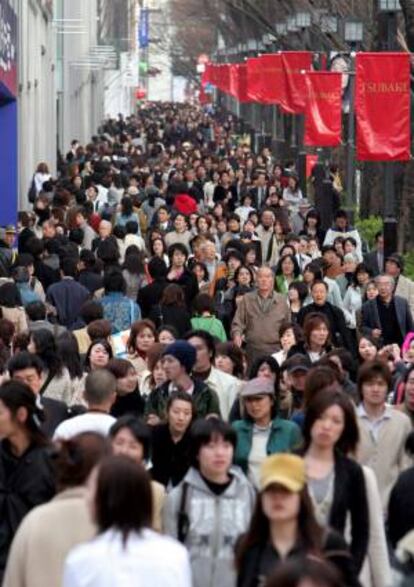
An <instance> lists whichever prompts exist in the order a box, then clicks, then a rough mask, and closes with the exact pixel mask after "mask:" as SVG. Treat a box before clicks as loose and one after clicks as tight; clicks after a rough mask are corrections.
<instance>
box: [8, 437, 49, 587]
mask: <svg viewBox="0 0 414 587" xmlns="http://www.w3.org/2000/svg"><path fill="white" fill-rule="evenodd" d="M54 494H55V485H54V479H53V473H52V467H51V463H50V459H49V448H48V447H38V446H31V447H29V449H28V450H27V451H26V452H25V453H24V454H23V455H22V456H21V457H18V458H17V457H15V456H14V455H13V454H12V453H11V451H10V445H9V443H8V442H7V441H5V440H3V441H2V442H1V443H0V574H1V576H2V575H3V573H4V569H5V566H6V560H7V555H8V552H9V548H10V544H11V542H12V539H13V536H14V535H15V533H16V530H17V528H18V526H19V524H20V522H21V521H22V519H23V518H24V516H25V515H26V514H27V513H28V512H29V511H30V510H31V509H32V508H34V507H35V506H37V505H41V504H42V503H45V502H47V501H49V500H50V499H52V497H53V496H54ZM0 582H1V577H0Z"/></svg>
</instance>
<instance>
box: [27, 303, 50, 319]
mask: <svg viewBox="0 0 414 587" xmlns="http://www.w3.org/2000/svg"><path fill="white" fill-rule="evenodd" d="M25 310H26V314H27V316H28V318H29V320H30V321H31V322H35V321H36V320H45V318H46V305H45V304H44V303H43V302H30V304H27V306H26V308H25Z"/></svg>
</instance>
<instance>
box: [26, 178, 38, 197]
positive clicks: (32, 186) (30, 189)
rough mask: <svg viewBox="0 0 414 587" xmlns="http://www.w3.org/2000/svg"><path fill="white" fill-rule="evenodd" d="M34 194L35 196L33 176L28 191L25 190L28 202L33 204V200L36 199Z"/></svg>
mask: <svg viewBox="0 0 414 587" xmlns="http://www.w3.org/2000/svg"><path fill="white" fill-rule="evenodd" d="M36 196H37V190H36V183H35V178H34V176H33V177H32V183H31V184H30V187H29V191H28V192H27V197H28V199H29V202H30V203H31V204H34V201H35V200H36Z"/></svg>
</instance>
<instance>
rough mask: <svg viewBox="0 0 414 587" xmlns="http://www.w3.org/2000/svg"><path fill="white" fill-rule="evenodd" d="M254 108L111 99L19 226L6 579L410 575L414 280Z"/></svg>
mask: <svg viewBox="0 0 414 587" xmlns="http://www.w3.org/2000/svg"><path fill="white" fill-rule="evenodd" d="M237 130H238V126H237V121H236V120H235V119H234V118H233V117H232V116H231V115H230V116H229V115H228V114H226V113H223V112H220V111H217V112H212V111H210V110H203V109H201V108H199V107H195V106H192V105H185V104H183V105H174V104H161V103H159V104H158V103H157V104H155V103H154V104H151V103H149V104H147V105H145V106H142V107H140V108H139V109H138V111H137V114H136V115H133V116H130V117H128V118H123V117H122V116H119V117H118V119H109V120H106V121H105V122H104V123H103V124H102V127H101V129H100V130H99V134H97V136H94V137H92V139H91V142H90V143H89V144H87V145H81V144H80V143H79V141H77V140H74V141H73V142H72V144H71V147H70V150H69V151H68V153H66V154H65V155H61V156H60V158H59V167H58V173H57V174H56V175H55V176H52V175H51V174H50V173H49V169H48V166H47V164H46V163H40V164H39V166H38V168H37V170H36V171H35V173H34V176H33V182H32V184H31V188H30V194H29V195H30V200H31V201H32V204H31V209H30V210H24V211H20V212H19V215H18V223H17V225H16V226H6V227H3V228H0V376H1V385H0V573H1V577H2V581H3V583H2V584H3V585H4V587H40V586H42V587H44V586H45V585H56V586H58V585H62V586H63V587H106V586H108V587H109V586H113V585H125V586H126V585H131V586H132V585H136V584H139V585H150V584H154V585H157V586H160V587H164V586H165V587H167V586H168V587H169V586H171V587H181V586H182V587H190V586H191V585H193V586H194V587H236V586H237V587H262V586H265V585H266V586H267V587H285V586H286V587H293V586H295V587H397V586H398V587H400V586H401V587H402V586H404V587H407V586H408V585H412V584H413V581H414V463H413V460H412V458H413V454H414V430H413V426H414V322H413V312H414V282H412V281H411V280H410V279H408V278H407V277H406V276H404V261H403V258H402V257H401V256H400V255H398V254H397V253H395V254H392V255H390V256H388V257H386V258H384V239H383V235H382V234H381V233H380V232H379V233H378V234H377V235H376V236H375V248H373V249H372V250H370V251H369V250H368V246H367V243H366V242H364V239H363V238H362V237H361V235H360V234H359V232H358V230H357V229H356V228H354V227H353V226H352V225H351V223H350V219H349V217H348V214H347V212H346V211H344V210H343V209H341V207H340V200H341V184H340V177H339V173H338V171H337V169H336V168H334V167H332V169H331V174H330V181H331V183H332V191H333V193H335V201H337V202H338V206H337V207H336V208H335V209H334V210H333V214H332V219H331V220H332V225H331V226H326V214H325V213H324V214H322V213H321V210H319V209H318V207H317V206H316V205H315V200H314V199H313V198H312V193H313V191H314V190H313V189H312V178H310V179H309V186H308V188H309V189H308V191H307V193H309V197H304V195H303V193H302V191H301V189H300V185H301V184H302V180H303V178H300V177H298V174H297V172H296V169H295V165H294V163H293V162H290V161H283V162H279V161H277V160H275V158H274V156H273V155H272V152H271V150H270V149H269V148H267V147H264V148H263V149H262V150H261V151H260V152H259V153H255V152H253V150H252V148H251V147H250V145H249V143H248V142H246V141H245V139H244V138H243V137H242V136H240V135H239V134H237ZM313 179H314V178H313ZM325 212H326V211H325Z"/></svg>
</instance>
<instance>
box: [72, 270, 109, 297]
mask: <svg viewBox="0 0 414 587" xmlns="http://www.w3.org/2000/svg"><path fill="white" fill-rule="evenodd" d="M78 281H79V283H80V284H81V285H83V286H84V287H86V289H88V290H89V291H90V292H91V294H93V293H95V292H96V290H97V289H101V288H102V287H103V278H102V276H101V275H99V273H95V272H94V271H87V270H84V271H81V272H80V273H79V278H78Z"/></svg>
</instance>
